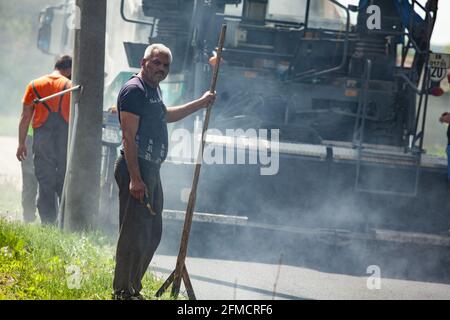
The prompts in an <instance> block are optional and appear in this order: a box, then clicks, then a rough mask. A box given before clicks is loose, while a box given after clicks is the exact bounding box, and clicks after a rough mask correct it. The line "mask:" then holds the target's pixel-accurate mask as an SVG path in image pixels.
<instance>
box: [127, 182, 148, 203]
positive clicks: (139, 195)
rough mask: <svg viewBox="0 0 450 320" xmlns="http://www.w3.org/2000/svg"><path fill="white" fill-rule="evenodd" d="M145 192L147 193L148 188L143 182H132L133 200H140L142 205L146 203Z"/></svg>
mask: <svg viewBox="0 0 450 320" xmlns="http://www.w3.org/2000/svg"><path fill="white" fill-rule="evenodd" d="M145 192H147V187H146V186H145V183H144V182H143V181H142V180H136V181H135V180H131V181H130V193H131V195H132V196H133V198H135V199H137V200H139V202H141V203H144V195H145Z"/></svg>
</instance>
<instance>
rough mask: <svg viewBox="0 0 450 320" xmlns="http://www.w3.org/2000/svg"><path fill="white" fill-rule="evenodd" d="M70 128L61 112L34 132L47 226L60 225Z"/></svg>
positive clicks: (43, 219)
mask: <svg viewBox="0 0 450 320" xmlns="http://www.w3.org/2000/svg"><path fill="white" fill-rule="evenodd" d="M67 134H68V125H67V123H66V122H65V120H64V119H63V118H62V116H61V115H60V114H59V113H56V112H52V113H50V114H49V116H48V119H47V121H46V122H45V123H44V124H43V125H42V126H41V127H39V128H36V129H35V130H34V142H33V153H34V171H35V175H36V178H37V181H38V185H39V194H38V200H37V207H38V210H39V216H40V217H41V222H42V223H43V224H53V223H56V218H57V216H58V214H57V210H58V204H57V201H56V200H57V199H56V196H58V197H59V199H61V194H62V188H63V184H64V177H65V174H66V161H67Z"/></svg>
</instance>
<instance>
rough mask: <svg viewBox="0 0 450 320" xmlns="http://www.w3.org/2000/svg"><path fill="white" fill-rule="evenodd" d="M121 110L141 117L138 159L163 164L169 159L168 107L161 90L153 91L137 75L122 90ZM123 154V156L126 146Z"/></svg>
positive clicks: (119, 100) (118, 105)
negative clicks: (163, 100)
mask: <svg viewBox="0 0 450 320" xmlns="http://www.w3.org/2000/svg"><path fill="white" fill-rule="evenodd" d="M117 110H118V112H119V121H121V119H120V112H122V111H126V112H130V113H133V114H135V115H137V116H139V128H138V131H137V134H136V144H137V146H138V157H139V158H141V159H144V160H147V161H151V162H156V163H162V162H163V161H164V160H165V159H166V157H167V148H168V133H167V121H166V112H167V109H166V106H165V105H164V103H163V102H162V95H161V90H160V88H159V87H158V88H156V89H155V88H152V87H150V86H149V85H147V84H146V83H145V82H144V81H143V80H142V79H141V78H140V77H138V76H134V77H132V78H131V79H130V80H128V82H127V83H125V85H124V86H123V87H122V89H121V90H120V92H119V97H118V98H117ZM121 153H122V154H123V153H124V151H123V146H122V150H121Z"/></svg>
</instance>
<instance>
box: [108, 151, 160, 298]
mask: <svg viewBox="0 0 450 320" xmlns="http://www.w3.org/2000/svg"><path fill="white" fill-rule="evenodd" d="M139 168H140V172H141V177H142V180H143V181H144V183H145V185H146V186H147V189H148V191H149V200H150V204H151V206H152V208H153V211H154V212H156V215H151V213H150V211H149V210H148V208H147V207H146V206H145V205H144V204H141V203H140V202H139V200H136V199H135V198H134V197H133V196H131V194H130V190H129V188H130V176H129V173H128V168H127V164H126V162H125V157H124V156H120V157H119V158H118V160H117V162H116V167H115V170H114V175H115V178H116V181H117V184H118V186H119V210H120V213H119V226H120V231H119V240H118V242H117V251H116V269H115V272H114V282H113V289H114V293H116V294H119V293H121V294H124V295H137V294H139V292H140V291H141V289H142V283H141V281H142V278H143V277H144V274H145V272H146V271H147V268H148V266H149V265H150V261H151V260H152V258H153V254H154V253H155V251H156V249H157V247H158V245H159V242H160V241H161V233H162V210H163V202H164V199H163V191H162V186H161V180H160V175H159V169H160V165H159V164H155V163H153V162H149V161H145V160H142V159H139Z"/></svg>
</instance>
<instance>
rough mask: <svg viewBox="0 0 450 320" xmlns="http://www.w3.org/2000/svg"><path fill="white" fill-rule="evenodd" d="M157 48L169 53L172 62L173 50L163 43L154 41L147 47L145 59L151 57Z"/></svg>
mask: <svg viewBox="0 0 450 320" xmlns="http://www.w3.org/2000/svg"><path fill="white" fill-rule="evenodd" d="M155 50H156V51H159V52H162V53H165V54H167V55H168V56H169V59H170V62H171V63H172V51H170V49H169V48H168V47H166V46H165V45H163V44H162V43H153V44H151V45H149V46H148V47H147V49H145V53H144V59H147V58H149V57H150V55H151V54H152V53H153V51H155Z"/></svg>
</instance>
